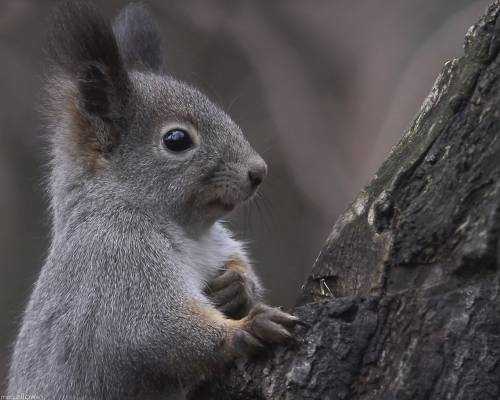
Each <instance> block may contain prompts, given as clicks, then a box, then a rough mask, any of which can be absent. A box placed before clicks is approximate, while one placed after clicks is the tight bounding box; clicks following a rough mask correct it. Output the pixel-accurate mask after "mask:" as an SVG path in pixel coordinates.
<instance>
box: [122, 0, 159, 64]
mask: <svg viewBox="0 0 500 400" xmlns="http://www.w3.org/2000/svg"><path fill="white" fill-rule="evenodd" d="M113 31H114V32H115V36H116V39H117V41H118V46H119V48H120V53H121V55H122V58H123V60H124V61H125V65H126V66H127V68H129V69H131V70H136V71H151V72H155V73H161V72H162V71H163V68H164V65H163V52H162V40H161V33H160V30H159V28H158V25H157V24H156V21H155V20H154V19H153V17H152V16H151V14H150V13H149V12H148V10H147V9H146V8H145V6H144V5H142V4H138V3H132V4H129V5H128V6H127V7H125V8H124V9H123V10H122V11H121V12H120V13H119V14H118V16H117V17H116V19H115V21H114V23H113Z"/></svg>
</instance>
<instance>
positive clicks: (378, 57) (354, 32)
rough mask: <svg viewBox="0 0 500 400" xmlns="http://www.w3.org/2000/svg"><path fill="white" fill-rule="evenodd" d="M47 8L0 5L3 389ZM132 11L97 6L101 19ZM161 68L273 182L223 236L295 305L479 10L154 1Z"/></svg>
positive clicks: (31, 177)
mask: <svg viewBox="0 0 500 400" xmlns="http://www.w3.org/2000/svg"><path fill="white" fill-rule="evenodd" d="M53 3H54V2H53V1H48V0H47V1H42V0H37V1H35V0H2V1H1V2H0V55H1V60H2V62H1V63H0V76H1V78H0V93H1V95H0V96H1V97H0V191H1V195H0V282H1V286H0V310H1V312H0V378H2V376H3V373H4V372H5V366H6V362H7V358H8V355H9V353H10V343H11V342H12V340H13V336H14V333H15V330H16V327H17V323H18V321H19V315H20V312H21V311H22V308H23V305H24V303H25V302H26V301H27V297H28V295H29V292H30V290H31V285H32V283H33V281H34V279H35V276H36V274H37V272H38V270H39V268H40V266H41V264H42V262H43V258H44V256H45V254H46V252H47V245H48V241H49V237H50V231H49V228H50V223H49V216H48V213H47V211H46V208H47V200H46V197H45V195H44V193H43V177H44V175H45V172H46V168H45V167H44V165H45V164H46V161H47V148H46V143H45V142H44V140H43V136H44V132H43V123H42V121H41V118H40V116H39V115H38V113H37V112H36V110H37V108H38V105H39V104H40V102H42V101H43V92H42V91H41V87H42V84H43V76H44V54H43V44H44V33H45V32H46V30H47V29H46V23H47V17H48V15H49V13H50V9H51V7H52V4H53ZM125 3H126V1H119V0H109V1H106V2H104V1H103V2H100V7H102V8H103V9H104V10H105V11H106V12H108V13H109V15H112V14H113V13H114V12H116V10H117V9H118V8H119V7H121V6H122V5H123V4H125ZM147 3H148V4H149V5H150V6H151V8H152V9H153V12H154V14H155V15H156V16H157V18H158V20H159V22H160V24H161V26H162V29H163V30H164V32H165V43H166V53H167V54H168V60H167V63H168V65H169V67H170V72H171V73H172V74H173V75H174V76H176V77H177V78H180V79H184V80H186V81H189V82H192V83H194V84H195V85H197V86H198V87H200V88H201V89H202V90H203V91H205V92H206V93H207V94H208V95H209V96H210V97H212V98H213V99H214V100H215V101H217V102H218V103H219V104H220V105H221V106H222V107H223V108H224V109H225V110H226V111H229V113H230V114H231V115H232V116H233V118H234V119H235V120H236V122H238V123H239V124H240V125H241V127H242V129H243V131H244V132H245V133H246V135H247V136H248V138H249V140H250V142H252V144H253V145H254V146H255V147H256V149H257V150H258V151H260V152H261V153H262V154H263V156H264V158H265V159H266V161H267V162H268V164H269V167H270V176H269V179H268V180H267V182H266V183H265V185H264V187H263V189H262V194H263V196H264V200H263V201H261V202H259V203H258V204H253V205H250V206H247V207H246V208H245V209H243V210H240V211H239V212H238V213H237V214H236V215H235V216H234V217H233V218H232V221H231V224H232V225H233V227H234V228H235V230H236V231H237V232H238V233H239V234H240V235H241V236H242V237H244V238H248V240H249V241H250V247H251V251H252V254H253V256H254V259H255V261H256V264H257V270H258V271H259V274H260V275H261V276H262V277H263V280H264V283H265V286H266V287H267V288H268V299H269V300H270V301H271V302H272V303H274V304H284V305H290V304H291V303H292V302H293V299H294V298H295V297H296V294H297V292H298V289H299V287H300V285H301V284H302V282H303V279H304V277H305V275H306V274H307V272H308V270H309V269H310V266H311V265H312V263H313V261H314V258H315V256H316V255H317V252H318V251H319V249H320V247H321V245H322V243H323V241H324V238H325V237H326V235H327V234H328V233H329V231H330V229H331V226H332V224H333V222H334V221H335V218H336V216H337V215H338V214H339V213H340V212H341V211H342V210H343V209H344V208H345V207H346V206H347V204H348V203H349V202H350V201H351V200H352V199H353V198H354V195H355V194H356V193H357V192H358V191H359V189H360V188H361V187H362V186H363V185H364V184H365V183H366V182H367V181H368V180H369V179H370V178H371V176H372V174H373V173H374V171H375V170H376V168H377V167H378V166H379V164H380V163H381V161H382V160H383V159H384V158H385V156H386V154H387V153H388V150H389V149H390V147H391V146H392V145H393V144H395V143H396V141H397V140H398V139H399V137H400V135H401V133H402V132H403V130H404V128H405V127H406V124H407V123H408V121H410V120H411V118H412V116H413V113H414V111H415V110H416V109H418V106H419V105H420V103H421V102H422V100H423V98H424V97H425V96H426V94H427V93H428V91H429V89H430V87H431V85H432V83H433V81H434V78H435V76H436V75H437V73H438V71H439V70H440V68H441V66H442V64H443V63H444V61H446V60H448V59H451V58H453V57H455V56H457V55H459V54H460V53H461V45H462V43H461V41H462V37H463V35H464V33H465V31H466V30H467V28H468V27H469V25H471V24H472V23H473V22H474V21H475V20H476V19H477V18H478V16H479V15H481V14H482V12H483V11H484V9H485V8H486V6H487V5H488V3H489V1H479V0H478V1H473V0H440V1H436V0H408V1H405V2H401V1H398V0H374V1H364V2H352V1H349V0H334V1H317V2H303V1H300V0H289V1H285V0H280V1H272V2H271V1H266V0H259V1H243V0H212V1H203V0H184V1H160V0H149V1H147Z"/></svg>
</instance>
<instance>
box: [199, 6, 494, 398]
mask: <svg viewBox="0 0 500 400" xmlns="http://www.w3.org/2000/svg"><path fill="white" fill-rule="evenodd" d="M499 12H500V2H495V3H494V4H493V5H492V6H491V7H490V8H489V9H488V11H487V14H486V15H485V16H484V17H483V18H482V19H481V20H480V21H479V22H478V23H477V24H476V25H475V26H473V27H472V28H471V29H470V30H469V32H468V33H467V36H466V39H465V55H464V56H463V57H462V58H460V59H458V60H453V61H450V62H448V63H446V65H445V66H444V68H443V70H442V72H441V73H440V75H439V77H438V79H437V81H436V83H435V85H434V87H433V89H432V91H431V93H430V95H429V97H428V98H427V99H426V100H425V102H424V104H423V106H422V108H421V110H420V111H419V112H418V114H417V116H416V117H415V119H414V121H413V123H412V124H411V127H410V128H409V130H408V131H407V132H406V133H405V134H404V136H403V138H402V139H401V141H400V142H399V144H398V145H397V146H396V147H395V148H394V149H393V150H392V152H391V154H390V155H389V157H388V158H387V160H386V161H385V163H384V164H383V165H382V167H381V168H380V170H379V171H378V173H377V175H376V176H375V178H374V179H373V181H372V182H371V183H370V184H369V185H368V187H367V188H366V189H365V190H363V191H362V192H361V193H360V194H359V196H358V198H357V199H356V200H355V201H354V202H353V203H352V205H351V206H350V207H349V208H348V210H347V211H346V212H345V213H344V214H343V215H342V216H341V217H340V218H339V219H338V221H337V222H336V224H335V225H334V227H333V231H332V233H331V235H330V237H329V238H328V240H327V242H326V244H325V245H324V247H323V249H322V251H321V253H320V255H319V257H318V259H317V261H316V263H315V265H314V267H313V269H312V272H311V275H310V276H309V278H308V280H307V282H306V284H305V286H304V288H303V292H302V295H301V298H300V301H299V304H298V306H297V307H296V308H295V309H294V310H293V311H292V312H293V313H294V314H296V315H298V316H300V317H301V318H302V319H303V320H304V321H305V322H306V323H308V324H309V326H308V327H302V326H301V327H298V328H297V329H296V331H295V334H296V337H297V338H298V342H297V344H295V345H293V346H290V347H288V348H280V349H277V350H276V351H274V352H273V353H272V354H271V355H269V356H268V357H267V358H263V359H261V360H251V361H247V362H242V363H240V364H238V365H236V366H234V368H232V369H231V370H230V371H229V372H228V374H227V375H226V376H224V377H223V378H222V379H220V380H219V381H218V382H211V383H207V384H205V385H204V386H203V387H202V388H200V389H199V390H198V391H197V393H196V394H193V395H192V396H191V397H192V398H193V399H217V400H224V399H231V400H243V399H248V400H250V399H251V400H259V399H273V400H274V399H288V400H291V399H398V400H399V399H412V400H416V399H422V400H424V399H426V400H427V399H471V400H472V399H474V400H479V399H499V398H500V273H499V263H500V260H499V243H498V235H499V230H500V119H499V117H500V80H499V77H500V64H499V58H500V56H499V50H500V18H497V16H498V14H499ZM284 273H285V271H284Z"/></svg>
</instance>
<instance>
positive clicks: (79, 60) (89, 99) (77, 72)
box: [48, 0, 129, 116]
mask: <svg viewBox="0 0 500 400" xmlns="http://www.w3.org/2000/svg"><path fill="white" fill-rule="evenodd" d="M48 53H49V56H50V58H51V60H52V62H53V64H54V65H55V66H56V67H57V68H58V69H59V70H62V71H63V72H64V73H65V74H66V75H68V76H69V78H70V79H73V80H76V81H77V83H78V89H79V91H80V95H81V103H82V105H83V108H84V109H85V110H86V111H87V112H88V113H89V114H92V115H97V116H102V115H103V114H109V113H110V109H111V108H113V107H114V108H116V107H119V106H121V105H123V104H122V103H123V101H125V99H126V98H127V93H128V88H129V79H128V75H127V72H126V70H125V67H124V65H123V61H122V58H121V55H120V52H119V50H118V44H117V42H116V38H115V36H114V33H113V30H112V28H111V25H110V23H109V22H108V21H107V20H106V19H105V18H103V17H102V16H101V15H100V14H99V13H98V12H97V11H96V10H95V9H94V8H93V7H91V6H90V4H89V3H87V2H86V1H78V0H74V1H64V2H62V3H60V5H59V6H58V7H57V8H56V10H55V13H54V15H53V21H52V30H51V32H50V33H49V41H48ZM100 107H102V108H100Z"/></svg>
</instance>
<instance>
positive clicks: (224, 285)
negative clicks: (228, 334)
mask: <svg viewBox="0 0 500 400" xmlns="http://www.w3.org/2000/svg"><path fill="white" fill-rule="evenodd" d="M206 291H207V294H208V296H209V297H210V299H211V300H212V302H213V303H214V305H215V306H216V307H217V309H218V310H220V311H221V312H222V313H224V314H225V315H226V316H228V317H229V318H233V319H239V318H243V317H244V316H245V315H247V314H248V312H249V311H250V309H251V308H252V306H253V305H254V303H255V301H256V297H257V295H256V288H255V284H254V282H253V281H252V280H251V279H250V278H249V277H248V275H247V274H246V273H245V271H243V270H237V269H232V268H228V269H227V270H225V271H224V272H223V273H222V274H221V275H219V276H218V277H217V278H215V279H214V280H213V281H212V282H210V283H209V284H208V287H207V290H206Z"/></svg>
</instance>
